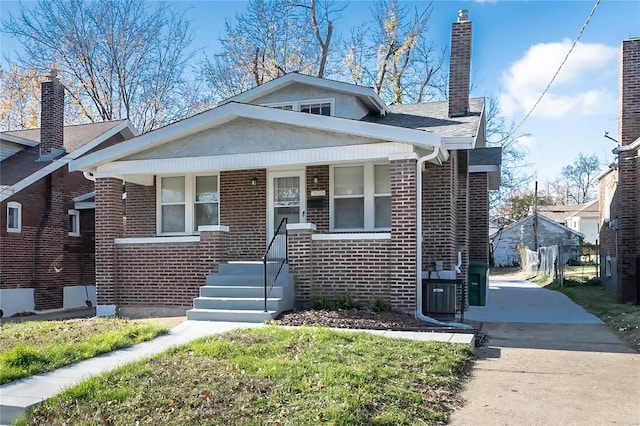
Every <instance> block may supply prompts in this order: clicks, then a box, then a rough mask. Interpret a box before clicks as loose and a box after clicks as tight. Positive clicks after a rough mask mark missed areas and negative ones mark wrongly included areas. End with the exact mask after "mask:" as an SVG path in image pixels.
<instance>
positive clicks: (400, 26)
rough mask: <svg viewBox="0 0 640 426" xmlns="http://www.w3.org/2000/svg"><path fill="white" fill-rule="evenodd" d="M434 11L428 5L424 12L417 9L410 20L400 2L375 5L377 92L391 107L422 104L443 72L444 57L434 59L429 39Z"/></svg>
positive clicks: (391, 0)
mask: <svg viewBox="0 0 640 426" xmlns="http://www.w3.org/2000/svg"><path fill="white" fill-rule="evenodd" d="M432 9H433V2H429V3H427V4H426V6H425V7H424V8H423V9H422V10H421V11H419V10H418V8H415V9H414V12H413V17H411V18H409V10H408V9H407V7H406V6H400V4H399V1H398V0H379V1H378V2H376V3H375V5H374V8H373V10H372V12H373V16H374V22H375V30H374V32H373V33H372V34H373V37H372V42H373V43H374V46H375V48H376V52H377V60H376V69H377V74H376V80H375V83H374V89H375V90H376V92H377V93H379V94H380V95H381V96H383V97H385V98H387V99H388V100H389V102H390V103H392V104H401V103H403V102H405V101H410V102H421V101H422V100H423V99H424V96H425V92H426V90H427V88H428V87H429V85H430V84H431V83H432V82H433V79H434V75H435V74H436V73H437V72H438V71H439V70H440V69H441V68H442V64H443V62H444V55H440V56H438V55H434V54H433V53H434V50H433V46H432V45H430V44H429V42H428V40H427V38H426V37H427V31H428V25H427V24H428V22H429V18H430V16H431V11H432Z"/></svg>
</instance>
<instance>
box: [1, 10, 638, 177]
mask: <svg viewBox="0 0 640 426" xmlns="http://www.w3.org/2000/svg"><path fill="white" fill-rule="evenodd" d="M595 2H596V0H588V1H587V0H575V1H552V0H550V1H515V0H514V1H503V0H497V1H491V0H483V1H452V0H448V1H444V0H440V1H435V2H434V9H433V13H432V16H431V20H430V23H429V34H430V36H431V37H432V38H433V40H434V42H435V44H436V46H439V47H447V48H448V46H449V41H450V34H451V23H452V22H454V21H455V19H456V16H457V11H458V10H459V9H467V10H469V17H470V19H471V21H472V22H473V50H472V84H473V92H472V96H495V97H498V98H499V99H500V104H501V109H502V112H503V114H504V115H505V116H507V117H508V118H509V119H510V120H512V121H514V122H515V123H516V124H517V123H520V121H521V120H522V119H523V117H524V116H525V115H526V113H527V112H528V111H529V109H530V108H531V106H532V105H533V104H534V103H535V101H536V100H537V98H538V97H539V95H540V94H541V93H542V90H543V89H544V87H545V86H546V85H547V83H548V82H549V81H550V79H551V77H552V76H553V74H554V73H555V72H556V70H557V69H558V66H559V65H560V63H561V62H562V60H563V59H564V57H565V55H566V52H567V51H568V49H569V47H570V46H571V44H572V42H573V40H574V39H575V38H576V36H577V35H578V33H579V31H580V29H581V27H582V26H583V24H584V22H585V20H586V19H587V17H588V16H589V14H590V12H591V10H592V9H593V6H594V4H595ZM175 3H176V6H177V7H178V8H180V9H185V10H186V13H187V16H188V17H189V18H190V19H191V20H192V25H193V27H194V29H195V31H196V40H195V43H194V46H193V47H194V48H199V49H202V50H203V51H204V52H206V53H208V54H209V55H211V54H214V53H216V50H217V48H218V42H217V40H218V39H219V38H220V36H222V35H223V31H224V19H225V18H228V19H232V18H233V17H234V15H235V13H238V12H240V13H241V12H242V11H243V10H245V8H246V2H243V1H178V2H175ZM403 3H405V4H407V5H409V6H411V7H413V6H418V7H421V6H423V5H424V3H425V2H419V1H418V2H410V1H406V2H403ZM32 4H33V2H23V5H25V6H26V7H29V6H30V5H32ZM371 4H372V3H371V2H370V1H351V2H350V3H349V5H348V6H347V7H346V9H345V10H344V11H343V12H342V16H341V18H340V19H339V20H338V21H337V22H336V34H337V35H340V34H341V33H342V35H343V36H344V37H347V35H348V32H349V28H350V27H352V26H354V25H357V24H359V23H360V22H361V21H362V20H364V19H365V18H366V17H368V16H369V14H370V12H369V10H370V7H371ZM18 10H19V3H18V2H15V1H5V0H2V1H1V2H0V15H1V17H2V19H3V20H4V19H5V18H6V16H7V13H8V12H13V13H15V12H16V11H18ZM639 36H640V2H638V1H631V0H628V1H627V0H602V1H601V3H600V4H599V6H598V8H597V9H596V11H595V13H594V15H593V17H592V19H591V21H590V23H589V25H588V26H587V27H586V29H585V31H584V33H583V35H582V37H581V39H580V42H579V44H578V45H577V46H576V48H575V49H574V51H573V53H572V54H571V56H570V57H569V59H568V61H567V62H566V64H565V66H564V68H563V70H562V71H561V72H560V74H559V75H558V77H557V79H556V81H555V83H554V84H553V85H552V86H551V88H550V90H549V91H548V93H547V95H546V96H545V97H544V98H543V100H542V102H541V103H540V104H539V105H538V107H537V109H536V110H535V111H534V113H533V114H532V115H531V117H529V119H528V120H527V121H526V122H525V123H524V124H523V125H522V127H520V129H519V131H518V135H525V136H523V137H521V138H520V139H519V142H520V143H521V144H522V146H523V147H524V148H525V149H526V152H527V162H529V163H531V171H532V172H536V175H537V178H538V180H539V181H540V182H541V184H542V183H543V182H545V181H546V180H548V179H553V178H554V177H556V176H558V175H559V174H560V171H561V169H562V167H563V166H565V165H567V164H570V163H571V162H572V161H573V160H574V159H575V158H576V157H577V155H578V153H579V152H584V153H586V154H592V153H595V154H597V155H598V156H599V157H600V159H601V161H602V162H603V163H605V164H609V162H610V161H611V160H612V159H613V155H612V154H611V150H612V149H613V148H614V147H615V144H614V143H613V142H612V141H610V140H608V139H605V138H604V137H603V133H604V132H605V131H608V132H609V133H610V135H611V136H613V137H614V138H616V139H617V132H618V124H617V116H618V52H619V47H620V44H621V42H622V40H624V39H627V38H633V37H639ZM0 37H2V39H0V42H1V44H2V46H1V51H2V56H3V58H2V62H3V64H6V58H7V57H9V59H10V58H11V51H12V50H13V49H14V48H15V47H14V46H15V44H14V43H12V42H11V40H8V39H7V36H6V35H4V34H2V35H0Z"/></svg>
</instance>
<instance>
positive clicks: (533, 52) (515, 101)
mask: <svg viewBox="0 0 640 426" xmlns="http://www.w3.org/2000/svg"><path fill="white" fill-rule="evenodd" d="M570 48H571V41H569V40H563V41H562V42H560V43H539V44H535V45H533V46H531V47H530V48H529V50H527V51H526V52H525V54H524V56H523V57H522V58H521V59H519V60H517V61H516V62H514V63H513V64H511V67H510V68H509V69H508V70H507V71H505V72H503V74H502V83H503V94H502V95H501V96H500V98H499V101H500V109H501V111H502V113H503V114H505V115H506V116H509V117H511V116H513V114H515V113H523V114H526V113H527V112H529V110H530V109H531V107H532V106H533V105H534V104H535V102H536V101H537V100H538V98H539V97H540V94H541V93H542V91H543V90H544V88H545V87H546V86H547V84H548V83H549V82H550V81H551V78H552V77H553V75H554V74H555V72H556V71H557V70H558V67H559V66H560V64H561V63H562V61H563V60H564V58H565V56H566V54H567V52H568V51H569V49H570ZM617 57H618V49H617V48H615V47H609V46H606V45H603V44H596V43H578V44H577V45H576V47H575V48H574V50H573V52H571V55H569V58H568V59H567V62H566V63H565V64H564V66H563V68H562V70H561V71H560V73H559V74H558V76H557V77H556V79H555V81H554V83H553V84H552V85H551V88H550V89H549V90H548V91H547V93H546V95H545V96H544V97H543V98H542V101H541V102H540V104H539V105H538V106H537V107H536V110H535V111H534V113H533V116H535V117H538V118H551V119H562V118H566V117H567V116H569V115H570V114H571V115H573V116H589V115H593V114H598V113H602V112H604V111H608V110H610V109H611V108H612V107H613V108H615V105H616V95H615V94H614V92H612V90H611V89H610V88H605V87H594V86H596V85H603V84H604V81H603V80H602V79H601V78H602V77H603V76H607V77H608V78H609V80H611V79H614V80H615V76H616V73H615V71H616V69H617ZM614 85H615V84H614ZM609 86H610V85H609Z"/></svg>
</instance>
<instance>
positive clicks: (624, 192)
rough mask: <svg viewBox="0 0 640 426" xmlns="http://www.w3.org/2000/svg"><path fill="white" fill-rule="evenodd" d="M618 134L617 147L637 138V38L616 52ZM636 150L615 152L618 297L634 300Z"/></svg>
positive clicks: (639, 248)
mask: <svg viewBox="0 0 640 426" xmlns="http://www.w3.org/2000/svg"><path fill="white" fill-rule="evenodd" d="M619 120H620V123H619V124H620V125H619V129H620V135H619V143H620V145H621V146H623V147H624V146H628V145H631V144H632V143H633V142H634V141H635V140H636V139H638V138H640V38H635V39H630V40H625V41H623V42H622V46H621V52H620V114H619ZM637 155H638V150H637V149H635V150H630V151H622V152H620V153H619V154H618V193H619V198H618V200H619V205H618V298H619V299H620V300H621V301H622V302H630V301H633V302H635V301H636V300H637V299H638V298H637V295H636V291H637V290H636V280H637V279H638V271H637V269H636V259H637V258H638V257H640V243H639V242H638V240H639V239H640V230H638V227H639V226H640V223H639V220H638V215H640V210H639V206H640V201H639V199H640V178H639V177H638V174H639V172H638V168H640V164H638V163H639V162H638V159H637Z"/></svg>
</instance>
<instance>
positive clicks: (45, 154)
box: [40, 70, 65, 161]
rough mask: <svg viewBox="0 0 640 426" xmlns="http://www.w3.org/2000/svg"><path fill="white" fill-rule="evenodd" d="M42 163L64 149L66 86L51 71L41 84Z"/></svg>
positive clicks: (55, 73)
mask: <svg viewBox="0 0 640 426" xmlns="http://www.w3.org/2000/svg"><path fill="white" fill-rule="evenodd" d="M41 92H42V93H41V100H42V102H41V110H40V161H50V160H53V159H54V158H57V157H59V156H60V155H61V154H63V153H64V152H65V149H64V136H63V132H64V86H63V85H62V83H60V80H58V71H56V70H51V72H50V73H49V75H47V76H46V80H45V81H43V82H42V84H41Z"/></svg>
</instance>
